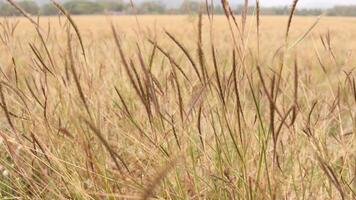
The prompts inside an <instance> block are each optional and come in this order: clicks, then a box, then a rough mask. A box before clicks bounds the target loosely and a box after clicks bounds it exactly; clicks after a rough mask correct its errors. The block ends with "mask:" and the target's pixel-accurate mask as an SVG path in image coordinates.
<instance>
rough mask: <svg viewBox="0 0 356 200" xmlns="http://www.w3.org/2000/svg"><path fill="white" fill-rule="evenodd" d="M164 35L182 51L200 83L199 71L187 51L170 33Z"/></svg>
mask: <svg viewBox="0 0 356 200" xmlns="http://www.w3.org/2000/svg"><path fill="white" fill-rule="evenodd" d="M165 33H166V34H167V35H168V37H169V38H171V40H172V41H173V42H174V43H175V44H176V45H177V46H178V47H179V48H180V49H181V50H182V51H183V53H184V54H185V56H186V57H187V58H188V60H189V62H190V63H191V64H192V66H193V69H194V71H195V73H196V74H197V76H198V78H199V80H200V81H201V82H202V78H201V76H200V73H199V70H198V68H197V65H196V63H195V61H194V60H193V58H192V56H191V55H190V54H189V52H188V50H187V49H186V48H185V47H184V46H183V44H181V43H180V42H179V41H178V40H177V39H176V38H175V37H174V36H173V35H172V34H171V33H169V32H168V31H167V30H166V31H165Z"/></svg>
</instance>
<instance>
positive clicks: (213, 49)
mask: <svg viewBox="0 0 356 200" xmlns="http://www.w3.org/2000/svg"><path fill="white" fill-rule="evenodd" d="M211 52H212V56H213V65H214V69H215V78H216V82H217V84H218V91H219V96H220V99H221V101H222V103H223V105H224V106H226V102H225V95H224V90H223V88H222V83H221V80H220V75H219V69H218V63H217V60H216V59H217V58H216V52H215V47H214V44H212V45H211Z"/></svg>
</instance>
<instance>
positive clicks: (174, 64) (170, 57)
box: [148, 39, 192, 84]
mask: <svg viewBox="0 0 356 200" xmlns="http://www.w3.org/2000/svg"><path fill="white" fill-rule="evenodd" d="M148 42H149V43H151V44H152V45H155V46H156V47H157V49H158V50H159V51H160V52H161V53H162V54H163V55H164V56H165V57H167V58H168V60H169V62H170V63H171V64H172V66H173V67H175V68H177V69H178V71H179V72H180V73H181V74H182V75H183V77H184V78H185V79H186V80H187V81H188V82H189V83H190V84H192V82H191V80H190V79H189V78H188V76H187V74H186V73H185V72H184V70H183V69H182V67H181V66H179V65H178V64H177V62H176V61H175V60H174V59H173V58H172V56H171V55H170V54H169V53H168V52H166V51H165V50H164V49H163V48H162V47H161V46H159V45H158V44H157V42H154V41H153V40H151V39H149V40H148Z"/></svg>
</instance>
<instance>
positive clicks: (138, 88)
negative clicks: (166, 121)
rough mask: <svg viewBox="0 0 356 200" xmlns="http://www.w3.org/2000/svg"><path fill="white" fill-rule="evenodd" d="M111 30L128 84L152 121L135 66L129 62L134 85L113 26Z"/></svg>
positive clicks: (145, 94) (147, 101)
mask: <svg viewBox="0 0 356 200" xmlns="http://www.w3.org/2000/svg"><path fill="white" fill-rule="evenodd" d="M111 29H112V33H113V35H114V39H115V43H116V46H117V48H118V49H119V54H120V57H121V62H122V64H123V66H124V69H125V71H126V74H127V75H128V77H129V80H130V83H131V85H132V86H133V88H134V90H135V92H136V94H137V96H138V97H139V98H140V100H141V103H142V105H143V106H144V107H145V109H146V113H147V117H148V118H149V120H150V121H151V120H152V111H151V106H150V103H149V99H148V91H146V92H145V91H144V88H143V85H142V84H141V81H140V78H139V76H138V73H137V72H136V69H135V65H134V63H133V61H132V60H130V66H131V68H132V69H133V71H134V73H135V74H137V76H136V80H137V83H136V81H135V78H134V76H133V74H132V72H131V70H130V67H129V64H128V62H127V60H126V58H125V54H124V51H123V49H122V46H121V42H120V39H119V37H118V35H117V32H116V29H115V27H114V25H113V24H112V26H111ZM146 86H147V85H146Z"/></svg>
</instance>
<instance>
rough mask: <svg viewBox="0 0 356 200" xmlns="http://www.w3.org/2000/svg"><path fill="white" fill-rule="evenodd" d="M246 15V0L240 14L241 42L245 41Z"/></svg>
mask: <svg viewBox="0 0 356 200" xmlns="http://www.w3.org/2000/svg"><path fill="white" fill-rule="evenodd" d="M247 14H248V0H245V2H244V8H243V10H242V12H241V33H242V38H243V41H244V40H245V32H246V21H247Z"/></svg>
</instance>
